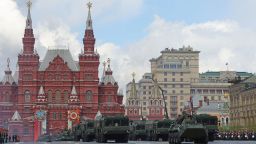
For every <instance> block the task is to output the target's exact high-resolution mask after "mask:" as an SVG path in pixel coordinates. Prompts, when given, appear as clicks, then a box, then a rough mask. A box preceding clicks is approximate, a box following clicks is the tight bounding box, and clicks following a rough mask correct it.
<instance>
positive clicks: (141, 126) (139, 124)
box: [129, 120, 147, 141]
mask: <svg viewBox="0 0 256 144" xmlns="http://www.w3.org/2000/svg"><path fill="white" fill-rule="evenodd" d="M146 138H147V133H146V121H145V120H141V121H133V122H132V124H131V126H130V135H129V139H130V140H134V141H137V140H140V141H141V140H146Z"/></svg>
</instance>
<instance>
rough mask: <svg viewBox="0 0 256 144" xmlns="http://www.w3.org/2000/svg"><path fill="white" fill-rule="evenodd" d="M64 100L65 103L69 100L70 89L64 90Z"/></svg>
mask: <svg viewBox="0 0 256 144" xmlns="http://www.w3.org/2000/svg"><path fill="white" fill-rule="evenodd" d="M64 101H65V103H67V102H68V91H64Z"/></svg>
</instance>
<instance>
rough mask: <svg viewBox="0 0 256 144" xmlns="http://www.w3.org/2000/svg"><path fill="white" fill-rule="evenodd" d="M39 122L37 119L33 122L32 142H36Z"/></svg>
mask: <svg viewBox="0 0 256 144" xmlns="http://www.w3.org/2000/svg"><path fill="white" fill-rule="evenodd" d="M38 126H39V122H38V120H37V119H35V120H34V141H35V142H36V141H37V140H38V130H39V128H38Z"/></svg>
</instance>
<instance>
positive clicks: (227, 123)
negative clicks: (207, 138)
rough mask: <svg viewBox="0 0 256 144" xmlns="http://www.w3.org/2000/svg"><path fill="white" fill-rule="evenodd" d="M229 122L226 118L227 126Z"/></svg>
mask: <svg viewBox="0 0 256 144" xmlns="http://www.w3.org/2000/svg"><path fill="white" fill-rule="evenodd" d="M228 123H229V121H228V117H227V118H226V125H228Z"/></svg>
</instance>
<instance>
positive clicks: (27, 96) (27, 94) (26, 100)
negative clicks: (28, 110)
mask: <svg viewBox="0 0 256 144" xmlns="http://www.w3.org/2000/svg"><path fill="white" fill-rule="evenodd" d="M24 96H25V103H29V102H30V92H29V90H26V91H25V94H24Z"/></svg>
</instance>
